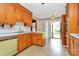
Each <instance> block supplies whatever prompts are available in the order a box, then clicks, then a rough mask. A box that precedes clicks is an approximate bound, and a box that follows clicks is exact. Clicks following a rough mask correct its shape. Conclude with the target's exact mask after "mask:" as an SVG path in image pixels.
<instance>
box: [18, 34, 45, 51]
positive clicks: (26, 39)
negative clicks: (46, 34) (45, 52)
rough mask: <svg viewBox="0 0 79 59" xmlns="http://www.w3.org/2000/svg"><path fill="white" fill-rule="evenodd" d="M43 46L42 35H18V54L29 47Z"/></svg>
mask: <svg viewBox="0 0 79 59" xmlns="http://www.w3.org/2000/svg"><path fill="white" fill-rule="evenodd" d="M44 44H45V41H44V38H43V35H42V33H27V34H19V35H18V52H21V51H23V50H24V49H25V48H28V47H29V46H31V45H38V46H41V47H43V46H44Z"/></svg>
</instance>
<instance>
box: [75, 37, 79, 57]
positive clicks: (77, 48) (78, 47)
mask: <svg viewBox="0 0 79 59" xmlns="http://www.w3.org/2000/svg"><path fill="white" fill-rule="evenodd" d="M74 56H79V39H76V38H74Z"/></svg>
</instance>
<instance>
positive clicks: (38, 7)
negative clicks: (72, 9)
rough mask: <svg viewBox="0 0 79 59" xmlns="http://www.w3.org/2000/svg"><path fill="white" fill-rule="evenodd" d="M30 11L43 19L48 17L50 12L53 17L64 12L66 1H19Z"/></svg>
mask: <svg viewBox="0 0 79 59" xmlns="http://www.w3.org/2000/svg"><path fill="white" fill-rule="evenodd" d="M20 4H21V5H23V6H24V7H26V8H27V9H29V10H30V11H32V13H33V16H35V17H37V18H39V19H43V18H49V17H51V16H52V13H53V14H54V16H55V17H60V16H61V15H62V14H65V6H66V3H45V4H44V5H42V4H41V3H20Z"/></svg>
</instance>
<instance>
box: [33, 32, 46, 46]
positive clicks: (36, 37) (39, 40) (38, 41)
mask: <svg viewBox="0 0 79 59" xmlns="http://www.w3.org/2000/svg"><path fill="white" fill-rule="evenodd" d="M32 35H33V36H32V38H33V44H34V45H38V46H44V43H45V42H44V38H43V35H42V33H33V34H32Z"/></svg>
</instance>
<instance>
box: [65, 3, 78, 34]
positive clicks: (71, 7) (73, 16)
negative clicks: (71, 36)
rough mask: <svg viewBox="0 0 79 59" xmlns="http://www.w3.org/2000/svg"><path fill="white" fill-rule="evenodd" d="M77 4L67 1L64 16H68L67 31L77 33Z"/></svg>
mask: <svg viewBox="0 0 79 59" xmlns="http://www.w3.org/2000/svg"><path fill="white" fill-rule="evenodd" d="M78 15H79V4H78V3H68V4H67V7H66V16H67V17H68V18H69V30H68V33H75V34H77V33H79V30H76V29H79V16H78Z"/></svg>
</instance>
